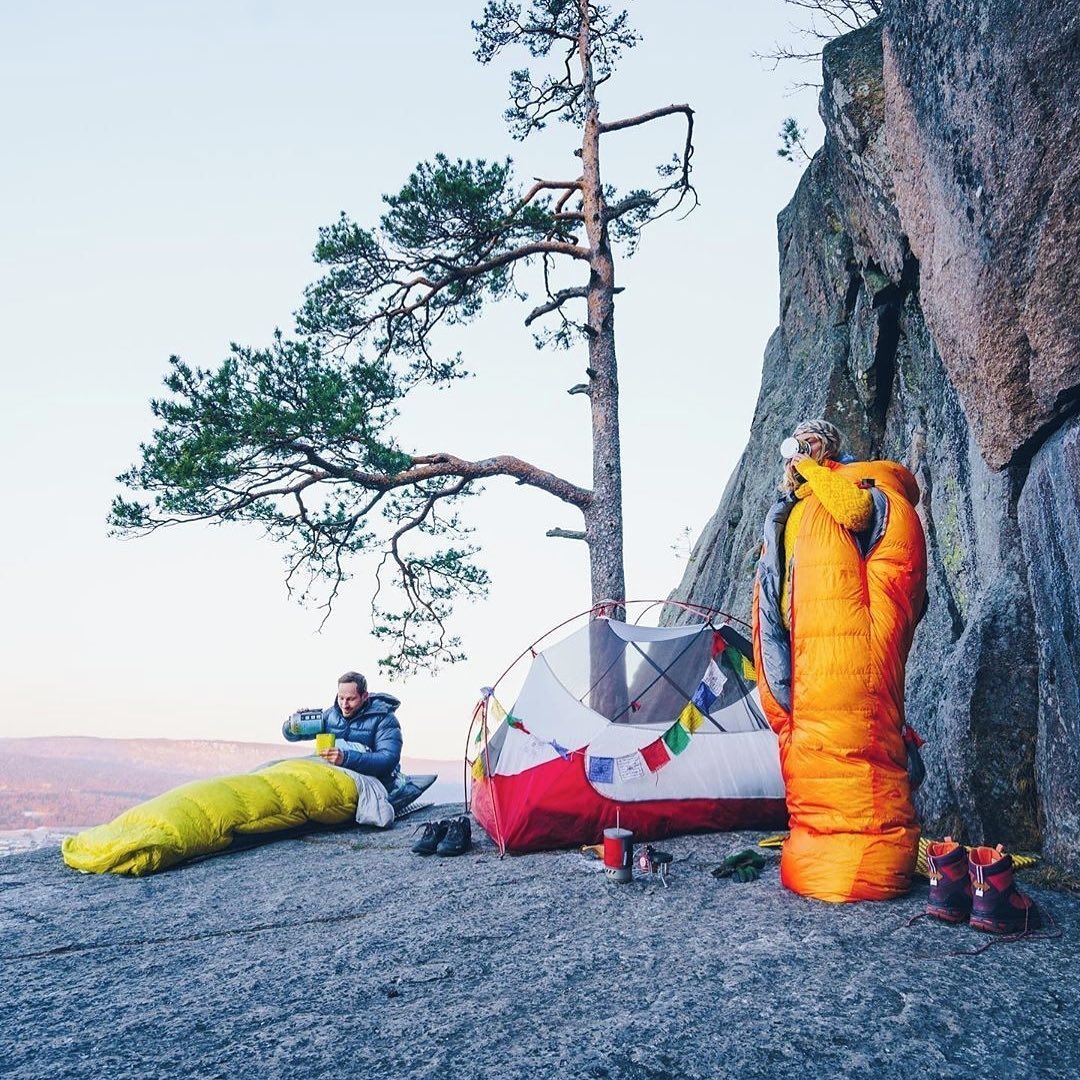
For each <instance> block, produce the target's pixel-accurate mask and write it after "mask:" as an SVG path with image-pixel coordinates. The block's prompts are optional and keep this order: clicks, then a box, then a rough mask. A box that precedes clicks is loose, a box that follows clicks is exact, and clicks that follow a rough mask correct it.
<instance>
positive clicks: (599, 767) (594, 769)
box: [589, 757, 615, 784]
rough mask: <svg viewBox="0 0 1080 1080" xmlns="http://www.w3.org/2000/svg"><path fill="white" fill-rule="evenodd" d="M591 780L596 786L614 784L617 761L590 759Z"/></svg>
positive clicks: (598, 758)
mask: <svg viewBox="0 0 1080 1080" xmlns="http://www.w3.org/2000/svg"><path fill="white" fill-rule="evenodd" d="M589 779H590V780H591V781H592V782H593V783H594V784H614V783H615V759H614V758H613V757H591V758H589Z"/></svg>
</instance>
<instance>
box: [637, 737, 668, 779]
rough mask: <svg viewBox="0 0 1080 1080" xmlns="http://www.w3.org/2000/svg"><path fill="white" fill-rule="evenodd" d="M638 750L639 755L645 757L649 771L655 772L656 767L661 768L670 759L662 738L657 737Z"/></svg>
mask: <svg viewBox="0 0 1080 1080" xmlns="http://www.w3.org/2000/svg"><path fill="white" fill-rule="evenodd" d="M640 752H641V756H642V757H643V758H644V759H645V764H646V766H648V769H649V772H656V770H657V769H662V768H663V767H664V766H665V765H666V764H667V763H668V762H669V761H670V760H671V755H670V754H669V753H668V749H667V747H666V746H665V745H664V740H663V739H662V738H660V739H657V740H656V742H651V743H649V745H648V746H643V747H642V748H641V751H640Z"/></svg>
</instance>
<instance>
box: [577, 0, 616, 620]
mask: <svg viewBox="0 0 1080 1080" xmlns="http://www.w3.org/2000/svg"><path fill="white" fill-rule="evenodd" d="M579 3H580V8H581V29H580V31H579V41H578V51H579V55H580V59H581V66H582V73H583V78H584V83H585V87H584V91H583V93H584V101H585V106H586V116H585V129H584V134H583V138H582V144H581V167H582V177H583V181H584V183H583V188H582V203H583V207H582V208H583V210H584V214H585V232H586V235H587V236H588V239H589V247H590V249H591V251H592V255H591V258H590V260H589V264H590V273H589V293H588V298H587V303H588V327H589V330H588V334H589V400H590V402H591V404H592V431H593V500H592V504H591V506H590V507H589V509H588V510H587V511H586V512H585V540H586V542H587V543H588V545H589V562H590V572H591V585H592V602H593V603H594V604H598V603H601V602H603V601H606V600H615V601H619V602H620V603H619V605H618V608H617V610H615V611H612V612H611V614H613V615H616V616H617V617H619V618H622V617H623V614H624V611H623V608H622V605H621V601H622V600H624V599H625V598H626V580H625V575H624V571H623V513H622V457H621V449H620V445H619V373H618V365H617V364H616V360H615V263H614V260H613V259H612V255H611V243H610V241H609V238H608V228H607V222H606V221H605V219H604V215H605V211H606V209H607V205H606V201H605V199H604V189H603V185H602V184H601V180H600V115H599V109H598V107H597V102H596V90H595V86H594V84H593V73H592V64H591V62H590V60H589V8H588V2H587V0H579Z"/></svg>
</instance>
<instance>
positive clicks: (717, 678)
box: [701, 660, 727, 701]
mask: <svg viewBox="0 0 1080 1080" xmlns="http://www.w3.org/2000/svg"><path fill="white" fill-rule="evenodd" d="M726 682H727V676H726V675H725V674H724V673H723V672H722V671H721V670H720V668H719V667H717V664H716V661H715V660H710V661H709V666H708V667H707V668H706V669H705V674H704V675H703V676H702V677H701V685H702V686H707V687H708V688H709V690H710V691H711V692H712V695H713V700H714V701H715V700H716V698H718V697H719V696H720V692H721V691H722V690H723V689H724V683H726Z"/></svg>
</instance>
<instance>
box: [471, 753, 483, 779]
mask: <svg viewBox="0 0 1080 1080" xmlns="http://www.w3.org/2000/svg"><path fill="white" fill-rule="evenodd" d="M472 774H473V779H474V780H483V779H484V755H483V754H477V756H476V760H475V761H474V762H473V763H472Z"/></svg>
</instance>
